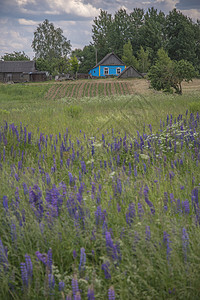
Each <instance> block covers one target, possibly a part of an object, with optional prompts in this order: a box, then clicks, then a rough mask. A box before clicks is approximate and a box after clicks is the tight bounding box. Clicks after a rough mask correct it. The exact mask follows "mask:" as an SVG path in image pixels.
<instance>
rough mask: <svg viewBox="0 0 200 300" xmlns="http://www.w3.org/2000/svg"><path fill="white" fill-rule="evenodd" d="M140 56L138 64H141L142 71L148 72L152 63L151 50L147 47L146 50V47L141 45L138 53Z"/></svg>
mask: <svg viewBox="0 0 200 300" xmlns="http://www.w3.org/2000/svg"><path fill="white" fill-rule="evenodd" d="M137 57H138V64H139V69H138V70H139V71H140V72H142V73H146V72H147V71H148V70H149V67H150V65H151V63H150V60H149V50H148V49H147V50H146V51H145V50H144V48H143V47H142V46H141V47H140V50H139V51H138V53H137Z"/></svg>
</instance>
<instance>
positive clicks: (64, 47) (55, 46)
mask: <svg viewBox="0 0 200 300" xmlns="http://www.w3.org/2000/svg"><path fill="white" fill-rule="evenodd" d="M32 48H33V51H34V52H35V57H36V58H43V59H49V60H51V59H53V58H60V57H64V56H67V55H68V54H69V53H70V50H71V44H70V41H69V40H67V38H66V37H65V36H64V35H63V31H62V29H60V28H55V27H54V24H53V23H50V22H49V21H48V20H47V19H46V20H45V21H44V22H43V23H41V24H39V25H38V27H37V29H36V31H35V32H34V39H33V42H32Z"/></svg>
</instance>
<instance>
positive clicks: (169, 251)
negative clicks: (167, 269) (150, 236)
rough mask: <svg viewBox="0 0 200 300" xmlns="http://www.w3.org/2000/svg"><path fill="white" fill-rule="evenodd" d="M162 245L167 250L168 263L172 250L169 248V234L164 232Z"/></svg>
mask: <svg viewBox="0 0 200 300" xmlns="http://www.w3.org/2000/svg"><path fill="white" fill-rule="evenodd" d="M163 243H164V245H165V246H166V248H167V260H168V262H169V260H170V254H171V251H172V249H171V248H170V243H171V241H170V239H169V234H168V233H167V232H166V231H164V233H163Z"/></svg>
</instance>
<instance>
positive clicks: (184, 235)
mask: <svg viewBox="0 0 200 300" xmlns="http://www.w3.org/2000/svg"><path fill="white" fill-rule="evenodd" d="M182 245H183V255H184V260H185V262H186V261H187V250H188V247H189V235H188V233H187V231H186V229H185V228H183V230H182Z"/></svg>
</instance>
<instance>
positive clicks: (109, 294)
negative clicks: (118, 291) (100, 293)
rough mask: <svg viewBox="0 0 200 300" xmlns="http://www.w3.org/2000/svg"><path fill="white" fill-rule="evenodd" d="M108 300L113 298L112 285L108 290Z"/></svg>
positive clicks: (113, 299)
mask: <svg viewBox="0 0 200 300" xmlns="http://www.w3.org/2000/svg"><path fill="white" fill-rule="evenodd" d="M108 300H115V290H114V287H113V286H111V287H110V288H109V290H108Z"/></svg>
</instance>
